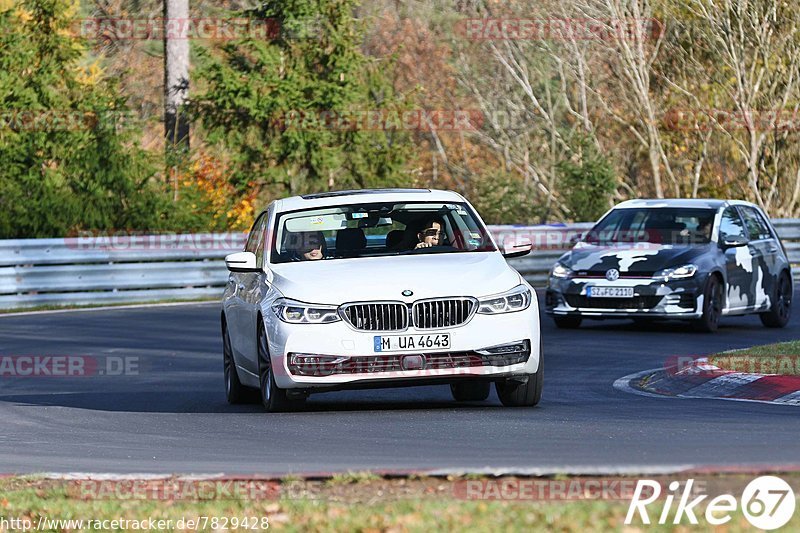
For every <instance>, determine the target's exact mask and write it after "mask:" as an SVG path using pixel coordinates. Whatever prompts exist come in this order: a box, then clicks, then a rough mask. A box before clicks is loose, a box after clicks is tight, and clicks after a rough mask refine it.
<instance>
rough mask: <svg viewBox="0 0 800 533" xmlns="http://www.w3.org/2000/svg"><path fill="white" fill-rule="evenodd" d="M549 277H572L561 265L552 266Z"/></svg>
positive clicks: (569, 271) (568, 270)
mask: <svg viewBox="0 0 800 533" xmlns="http://www.w3.org/2000/svg"><path fill="white" fill-rule="evenodd" d="M550 276H551V277H554V278H562V279H566V278H570V277H572V270H570V269H569V268H567V267H565V266H564V265H562V264H561V263H556V264H555V265H553V269H552V270H551V271H550Z"/></svg>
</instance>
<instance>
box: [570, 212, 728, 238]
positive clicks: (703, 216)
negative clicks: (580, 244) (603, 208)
mask: <svg viewBox="0 0 800 533" xmlns="http://www.w3.org/2000/svg"><path fill="white" fill-rule="evenodd" d="M715 215H716V210H714V209H707V208H705V209H690V208H678V207H650V208H646V207H642V208H623V209H615V210H613V211H611V213H609V214H608V215H607V216H606V217H605V218H603V219H602V220H601V221H600V222H598V223H597V225H595V227H594V228H592V229H591V230H590V231H589V233H588V234H587V235H586V237H585V238H584V242H587V243H589V244H612V243H637V242H649V243H655V244H677V245H680V244H684V245H686V244H706V243H708V242H710V240H711V230H712V227H713V226H714V216H715Z"/></svg>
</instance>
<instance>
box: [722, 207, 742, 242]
mask: <svg viewBox="0 0 800 533" xmlns="http://www.w3.org/2000/svg"><path fill="white" fill-rule="evenodd" d="M719 234H720V236H722V235H728V236H729V237H742V238H747V232H746V231H745V229H744V224H743V223H742V219H741V217H740V216H739V213H738V211H736V208H735V207H726V208H725V211H723V212H722V221H721V222H720V225H719Z"/></svg>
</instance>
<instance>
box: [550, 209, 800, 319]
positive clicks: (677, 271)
mask: <svg viewBox="0 0 800 533" xmlns="http://www.w3.org/2000/svg"><path fill="white" fill-rule="evenodd" d="M792 289H793V287H792V275H791V266H790V264H789V261H788V259H787V257H786V252H785V250H784V248H783V245H782V244H781V242H780V239H779V238H778V235H777V234H776V232H775V228H774V227H773V226H772V224H771V223H770V221H769V219H768V218H767V216H766V215H765V214H764V213H763V211H761V210H760V209H759V208H758V207H757V206H755V205H753V204H751V203H747V202H742V201H733V200H729V201H725V200H631V201H627V202H624V203H621V204H619V205H618V206H616V207H615V208H614V209H612V210H611V211H609V212H608V213H606V215H605V216H603V218H602V219H600V221H599V222H598V223H597V224H596V225H595V226H594V227H593V228H592V229H591V230H589V232H588V233H586V234H585V235H584V237H583V239H582V240H581V241H580V242H578V243H577V244H576V245H575V247H574V248H573V249H572V250H571V251H569V252H567V253H566V254H564V255H563V256H561V257H560V258H559V259H558V261H557V262H556V264H555V265H554V266H553V268H552V270H551V271H550V277H549V282H548V288H547V294H546V299H545V308H546V312H547V314H549V315H551V316H552V317H553V319H554V320H555V322H556V325H558V326H559V327H566V328H570V327H572V328H574V327H578V326H579V325H580V323H581V321H582V320H583V319H584V318H599V319H603V318H620V317H630V318H634V319H640V318H647V319H649V318H677V319H689V320H692V321H693V322H694V323H695V325H696V326H697V328H698V329H700V330H704V331H715V330H716V329H717V326H718V323H719V319H720V318H721V317H722V316H726V315H743V314H749V313H758V314H759V315H760V317H761V321H762V322H763V323H764V325H766V326H769V327H783V326H784V325H786V323H787V322H788V321H789V316H790V313H791V301H792Z"/></svg>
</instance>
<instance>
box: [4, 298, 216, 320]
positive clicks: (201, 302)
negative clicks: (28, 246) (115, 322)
mask: <svg viewBox="0 0 800 533" xmlns="http://www.w3.org/2000/svg"><path fill="white" fill-rule="evenodd" d="M220 302H221V300H219V299H217V300H198V301H196V302H169V303H162V304H131V305H106V306H103V307H79V308H76V309H48V310H45V311H20V312H14V313H0V318H4V317H9V316H36V315H55V314H59V313H78V312H80V313H85V312H87V311H115V310H117V309H147V308H149V307H177V306H181V305H211V304H217V305H221V304H220Z"/></svg>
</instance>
